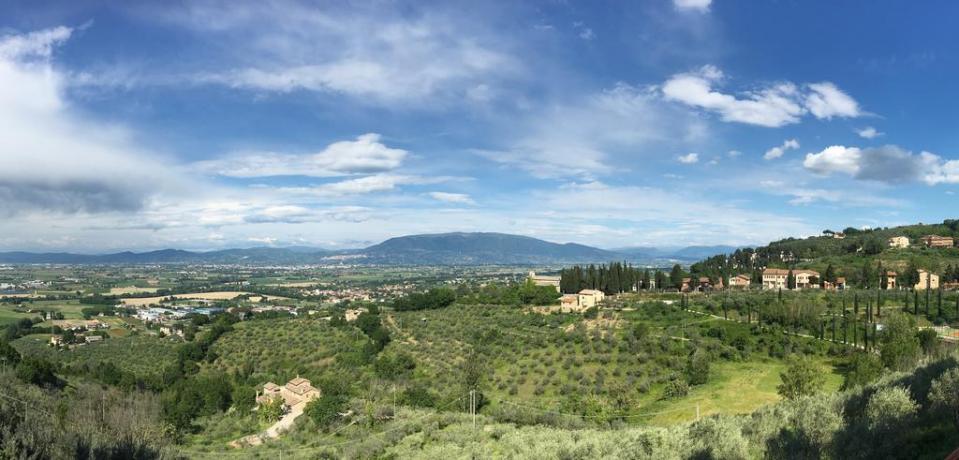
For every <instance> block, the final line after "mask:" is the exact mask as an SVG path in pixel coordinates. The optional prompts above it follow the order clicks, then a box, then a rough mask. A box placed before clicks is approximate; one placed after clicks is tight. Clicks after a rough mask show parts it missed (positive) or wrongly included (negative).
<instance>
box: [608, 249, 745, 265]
mask: <svg viewBox="0 0 959 460" xmlns="http://www.w3.org/2000/svg"><path fill="white" fill-rule="evenodd" d="M736 249H737V247H736V246H725V245H718V246H687V247H662V248H656V247H646V246H639V247H628V248H617V249H610V251H613V252H617V253H620V254H626V255H629V256H631V258H645V259H653V260H673V261H681V262H692V261H696V260H700V259H703V258H706V257H710V256H714V255H717V254H729V253H732V252H734V251H735V250H736Z"/></svg>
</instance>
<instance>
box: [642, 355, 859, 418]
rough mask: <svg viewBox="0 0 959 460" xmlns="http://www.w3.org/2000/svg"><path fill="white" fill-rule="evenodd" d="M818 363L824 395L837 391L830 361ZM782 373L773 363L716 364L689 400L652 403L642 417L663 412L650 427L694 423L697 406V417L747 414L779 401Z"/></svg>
mask: <svg viewBox="0 0 959 460" xmlns="http://www.w3.org/2000/svg"><path fill="white" fill-rule="evenodd" d="M818 361H819V363H820V365H821V366H822V367H823V372H824V373H825V376H826V382H825V386H824V388H823V391H836V390H838V389H839V387H840V386H841V385H842V376H841V375H840V374H839V373H838V372H837V371H836V369H835V368H834V366H833V365H832V363H830V362H829V361H827V360H825V359H819V360H818ZM785 369H786V364H785V363H783V362H781V361H775V360H764V361H750V362H743V363H734V362H719V363H717V364H715V365H714V366H712V369H711V377H710V379H709V381H708V382H707V383H706V384H704V385H700V386H695V387H692V388H691V389H690V392H689V396H687V397H685V398H682V399H678V400H675V401H651V404H649V405H648V406H647V407H646V408H645V409H644V410H643V411H641V413H642V412H649V413H657V412H662V413H661V414H658V415H655V416H651V417H650V418H649V419H648V423H649V424H652V425H670V424H673V423H678V422H687V421H691V420H695V418H696V406H699V413H700V416H705V415H710V414H747V413H750V412H753V411H755V410H756V409H758V408H760V407H762V406H765V405H766V404H770V403H773V402H776V401H779V400H780V399H781V398H780V396H779V395H778V394H777V392H776V387H777V386H778V385H779V384H780V383H781V380H780V378H779V374H780V373H782V372H783V371H784V370H785Z"/></svg>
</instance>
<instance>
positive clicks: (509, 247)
mask: <svg viewBox="0 0 959 460" xmlns="http://www.w3.org/2000/svg"><path fill="white" fill-rule="evenodd" d="M362 254H363V255H365V256H366V257H367V258H368V259H369V260H371V261H384V262H388V263H399V264H441V265H447V264H449V265H452V264H462V265H475V264H542V263H566V262H599V261H606V260H614V259H617V258H619V257H622V255H621V254H617V253H614V252H611V251H606V250H603V249H597V248H593V247H589V246H584V245H581V244H574V243H566V244H558V243H551V242H548V241H543V240H539V239H536V238H531V237H528V236H518V235H507V234H503V233H441V234H434V235H412V236H403V237H398V238H391V239H389V240H386V241H384V242H382V243H380V244H377V245H375V246H371V247H369V248H366V249H364V250H363V251H362Z"/></svg>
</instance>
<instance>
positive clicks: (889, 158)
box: [803, 145, 959, 185]
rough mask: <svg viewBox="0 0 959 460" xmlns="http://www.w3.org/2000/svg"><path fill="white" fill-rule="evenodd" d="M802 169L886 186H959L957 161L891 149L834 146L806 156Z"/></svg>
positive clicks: (896, 148) (934, 155)
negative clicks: (921, 184)
mask: <svg viewBox="0 0 959 460" xmlns="http://www.w3.org/2000/svg"><path fill="white" fill-rule="evenodd" d="M803 166H805V167H806V169H808V170H810V171H812V172H814V173H816V174H820V175H824V176H825V175H831V174H835V173H840V174H845V175H848V176H851V177H853V178H854V179H858V180H866V181H874V182H882V183H889V184H902V183H908V182H924V183H926V184H927V185H936V184H941V183H946V184H955V183H959V160H945V159H943V158H942V157H940V156H939V155H936V154H934V153H930V152H920V153H919V154H918V155H915V154H913V153H912V152H909V151H907V150H904V149H903V148H901V147H899V146H895V145H885V146H882V147H874V148H865V149H860V148H858V147H845V146H841V145H834V146H830V147H827V148H826V149H824V150H823V151H821V152H818V153H809V154H807V155H806V159H805V160H804V161H803Z"/></svg>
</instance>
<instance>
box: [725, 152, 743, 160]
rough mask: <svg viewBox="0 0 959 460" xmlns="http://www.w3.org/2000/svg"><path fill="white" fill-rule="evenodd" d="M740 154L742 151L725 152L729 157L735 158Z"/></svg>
mask: <svg viewBox="0 0 959 460" xmlns="http://www.w3.org/2000/svg"><path fill="white" fill-rule="evenodd" d="M742 154H743V152H740V151H739V150H730V151H729V152H727V153H726V155H729V158H736V157H738V156H740V155H742Z"/></svg>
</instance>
